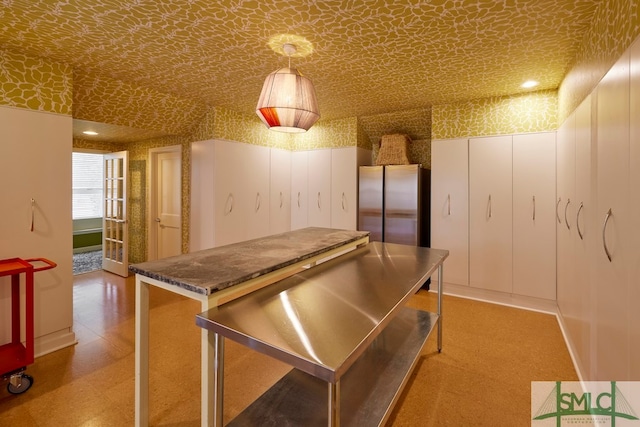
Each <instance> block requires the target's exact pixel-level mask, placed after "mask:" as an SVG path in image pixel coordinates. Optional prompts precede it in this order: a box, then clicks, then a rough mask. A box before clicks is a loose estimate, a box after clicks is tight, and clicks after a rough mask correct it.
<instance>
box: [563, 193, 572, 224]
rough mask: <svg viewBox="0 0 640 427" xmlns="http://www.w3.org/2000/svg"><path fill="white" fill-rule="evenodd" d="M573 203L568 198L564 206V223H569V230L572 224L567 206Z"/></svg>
mask: <svg viewBox="0 0 640 427" xmlns="http://www.w3.org/2000/svg"><path fill="white" fill-rule="evenodd" d="M569 204H571V199H567V204H566V205H565V206H564V223H565V224H567V230H571V226H570V225H569V220H568V219H567V208H568V207H569Z"/></svg>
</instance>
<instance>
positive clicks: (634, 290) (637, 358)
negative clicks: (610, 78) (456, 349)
mask: <svg viewBox="0 0 640 427" xmlns="http://www.w3.org/2000/svg"><path fill="white" fill-rule="evenodd" d="M630 52H631V61H630V64H631V72H630V75H631V81H630V84H631V91H630V106H631V112H630V122H631V128H630V135H629V137H630V139H629V141H630V146H629V150H630V151H629V153H630V156H629V159H630V178H631V179H630V190H631V191H630V197H629V202H630V205H631V206H630V208H631V209H630V218H631V220H632V221H633V222H632V224H630V230H631V232H630V236H629V237H630V243H629V255H630V256H629V258H628V260H629V298H628V299H627V311H628V312H629V313H630V315H629V328H630V330H629V341H630V343H631V349H630V353H629V358H630V366H629V380H632V381H640V310H638V301H640V249H639V248H640V191H638V188H640V41H637V40H636V42H635V43H633V45H631V48H630Z"/></svg>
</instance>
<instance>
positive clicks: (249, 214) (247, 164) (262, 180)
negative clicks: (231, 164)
mask: <svg viewBox="0 0 640 427" xmlns="http://www.w3.org/2000/svg"><path fill="white" fill-rule="evenodd" d="M242 148H243V150H242V151H243V152H244V153H243V155H242V159H243V161H242V169H241V171H242V175H243V180H242V181H243V182H244V183H245V187H244V188H243V189H242V193H241V195H240V197H241V198H242V201H243V203H244V202H245V201H246V204H247V205H246V207H244V208H243V209H244V212H243V214H244V215H245V228H246V236H245V239H244V240H248V239H255V238H258V237H264V236H267V235H269V210H270V203H269V183H270V176H269V163H270V150H269V148H268V147H262V146H259V145H251V144H242Z"/></svg>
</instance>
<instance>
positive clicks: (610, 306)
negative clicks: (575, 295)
mask: <svg viewBox="0 0 640 427" xmlns="http://www.w3.org/2000/svg"><path fill="white" fill-rule="evenodd" d="M629 87H630V86H629V53H628V52H626V53H625V54H624V55H623V56H622V57H621V58H620V59H619V60H618V61H617V62H616V63H615V64H614V65H613V67H612V68H611V70H609V72H608V73H607V74H606V75H605V77H604V78H603V79H602V81H601V82H600V83H599V85H598V87H597V97H598V101H597V106H598V107H597V116H596V117H597V140H598V145H597V209H596V218H597V219H598V220H599V221H601V222H602V224H603V225H602V230H599V234H601V236H602V239H601V244H600V245H599V246H600V248H599V250H597V251H596V254H597V255H596V259H595V262H596V267H597V286H596V295H595V301H596V310H595V318H596V323H595V334H596V352H597V361H596V373H595V378H594V380H603V381H604V380H610V379H612V378H616V379H620V380H622V379H627V378H628V374H629V370H628V367H629V362H630V361H629V350H630V346H629V313H630V312H629V310H627V309H626V306H627V304H628V303H627V301H628V298H629V287H628V281H629V268H628V266H629V261H628V260H629V258H630V256H629V255H630V254H631V253H632V251H637V250H638V249H637V247H636V248H633V247H632V246H631V238H630V235H631V234H630V233H631V232H632V227H631V224H632V221H631V216H630V203H629V199H630V192H629V190H630V188H629V178H630V170H629ZM635 191H636V192H637V188H636V189H635ZM634 284H635V285H636V286H637V280H636V281H635V283H634ZM634 305H635V304H634ZM633 310H637V307H634V308H633Z"/></svg>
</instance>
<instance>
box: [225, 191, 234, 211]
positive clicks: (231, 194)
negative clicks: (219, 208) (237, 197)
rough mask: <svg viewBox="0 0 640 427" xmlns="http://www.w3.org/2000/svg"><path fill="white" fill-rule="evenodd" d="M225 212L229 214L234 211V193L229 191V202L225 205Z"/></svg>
mask: <svg viewBox="0 0 640 427" xmlns="http://www.w3.org/2000/svg"><path fill="white" fill-rule="evenodd" d="M224 208H225V209H224V214H225V215H229V214H230V213H231V212H232V211H233V193H229V195H228V196H227V202H226V203H225V207H224Z"/></svg>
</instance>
